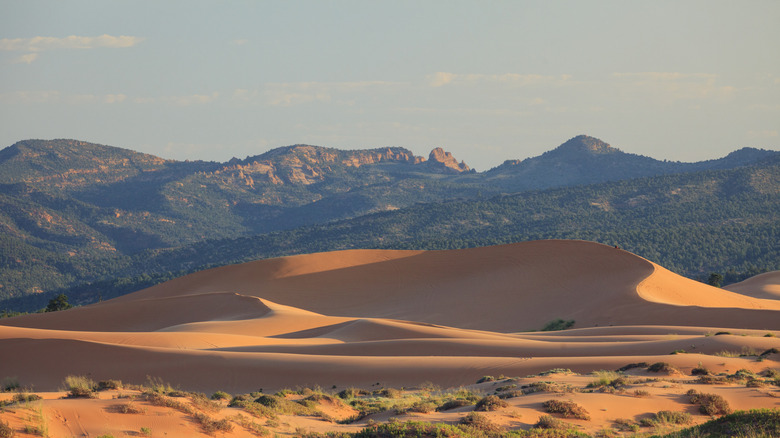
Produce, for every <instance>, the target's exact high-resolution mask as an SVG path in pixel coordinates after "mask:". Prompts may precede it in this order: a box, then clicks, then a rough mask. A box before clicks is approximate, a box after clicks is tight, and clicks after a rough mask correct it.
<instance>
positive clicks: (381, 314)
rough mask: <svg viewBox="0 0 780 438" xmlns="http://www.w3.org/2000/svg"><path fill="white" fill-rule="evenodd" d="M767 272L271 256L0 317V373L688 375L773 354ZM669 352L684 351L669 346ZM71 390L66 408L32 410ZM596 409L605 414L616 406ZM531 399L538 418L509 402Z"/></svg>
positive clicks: (341, 378) (462, 378)
mask: <svg viewBox="0 0 780 438" xmlns="http://www.w3.org/2000/svg"><path fill="white" fill-rule="evenodd" d="M778 280H780V276H777V275H770V274H765V275H763V276H759V277H755V278H753V279H750V280H748V281H746V282H744V283H742V284H738V285H732V286H731V287H729V290H725V289H718V288H713V287H710V286H707V285H704V284H701V283H698V282H695V281H693V280H689V279H686V278H683V277H680V276H678V275H676V274H674V273H672V272H670V271H668V270H666V269H664V268H662V267H660V266H658V265H655V264H653V263H651V262H649V261H647V260H645V259H642V258H641V257H638V256H636V255H633V254H631V253H628V252H626V251H622V250H620V249H616V248H612V247H608V246H604V245H599V244H595V243H589V242H582V241H538V242H526V243H518V244H513V245H504V246H496V247H487V248H475V249H468V250H457V251H384V250H381V251H380V250H362V251H358V250H354V251H342V252H334V253H321V254H311V255H302V256H293V257H285V258H279V259H273V260H263V261H257V262H252V263H246V264H242V265H235V266H227V267H222V268H217V269H212V270H208V271H203V272H198V273H195V274H192V275H188V276H186V277H182V278H179V279H176V280H173V281H170V282H167V283H164V284H161V285H158V286H154V287H152V288H149V289H146V290H143V291H139V292H136V293H133V294H129V295H126V296H123V297H119V298H116V299H114V300H110V301H106V302H102V303H98V304H94V305H90V306H84V307H80V308H76V309H71V310H67V311H63V312H55V313H47V314H35V315H28V316H23V317H17V318H9V319H3V320H0V351H2V352H3V360H2V361H0V378H2V377H4V376H15V377H17V378H18V379H19V381H20V382H21V383H22V384H23V385H26V386H31V387H33V388H34V389H35V390H37V391H54V390H57V389H58V388H59V387H60V386H61V383H62V381H63V379H64V377H65V376H67V375H85V376H90V377H91V378H93V379H95V380H102V379H121V380H122V381H125V382H133V383H143V382H145V381H146V380H147V377H148V376H153V377H156V378H159V379H162V380H163V381H165V382H168V383H170V384H172V385H174V386H177V385H178V386H179V387H181V388H183V389H186V390H192V391H202V392H206V393H212V392H214V391H217V390H222V391H228V392H231V393H247V392H252V391H257V390H259V389H261V388H262V390H263V391H265V392H268V391H277V390H280V389H282V388H294V387H303V386H308V387H314V386H319V387H322V388H327V389H328V390H333V391H338V390H341V389H344V388H347V387H352V386H355V387H363V388H369V387H377V386H381V387H396V388H399V387H413V386H415V385H419V384H420V383H421V382H426V381H427V382H432V383H433V384H436V385H440V386H441V387H445V388H448V387H458V386H462V385H472V384H474V382H476V381H477V379H479V378H480V377H481V376H484V375H494V376H497V375H505V376H515V377H523V376H527V375H530V374H536V373H540V372H543V371H546V370H549V369H552V368H569V369H571V370H572V371H574V372H575V373H589V372H591V371H594V370H602V369H604V370H615V369H617V368H619V367H621V366H624V365H626V364H628V363H637V362H647V363H654V362H659V361H664V362H668V363H670V364H672V365H674V366H676V367H677V368H679V369H680V371H681V373H682V375H687V376H688V378H690V371H691V370H692V369H693V368H694V367H696V366H698V365H699V364H701V365H703V366H705V367H707V368H709V369H710V370H711V371H712V372H713V373H734V372H736V371H737V370H739V369H748V370H751V371H754V372H761V371H763V370H765V369H767V368H769V369H772V368H778V366H780V363H778V362H777V360H778V359H780V355H773V354H769V355H766V356H764V357H762V360H761V361H757V360H756V359H757V354H759V353H761V352H765V351H767V350H771V349H772V348H780V340H779V339H780V338H778V337H777V336H767V335H768V334H771V335H780V300H777V299H774V298H773V297H774V295H773V291H775V290H776V288H777V284H776V283H777V282H778ZM556 318H563V319H566V320H574V321H575V325H574V329H571V330H565V331H559V332H533V331H529V330H538V329H541V328H542V327H543V326H544V325H545V324H546V323H548V322H549V321H551V320H554V319H556ZM675 351H678V352H679V351H684V352H685V354H675V355H670V353H672V352H675ZM740 354H743V355H744V356H743V357H738V356H739V355H740ZM727 356H737V357H727ZM590 379H592V377H590ZM681 382H682V383H679V384H683V385H684V384H686V383H685V382H684V381H681ZM740 391H741V392H740ZM767 391H769V390H765V391H764V392H767ZM770 392H771V391H770ZM683 393H684V391H683ZM598 396H600V397H602V398H596V399H593V400H591V398H593V397H596V395H595V394H592V395H590V394H579V393H578V394H576V397H575V398H578V399H579V398H582V403H583V405H592V404H593V403H595V400H606V399H605V398H604V397H618V396H615V395H610V394H598ZM728 396H729V397H732V398H733V400H734V404H735V405H736V406H737V407H742V406H744V407H745V408H749V407H774V406H778V403H777V400H779V399H775V398H772V397H771V396H768V395H760V394H759V395H757V394H755V390H754V389H747V388H745V387H744V386H742V387H741V388H739V391H732V392H729V393H728ZM526 398H528V397H526ZM526 398H524V399H523V400H524V401H523V402H522V403H521V404H518V405H517V406H516V409H518V410H519V411H520V413H521V414H522V416H521V418H522V421H518V422H516V423H517V424H515V423H512V422H509V423H507V425H509V426H511V427H524V428H527V427H528V426H529V424H532V423H533V422H535V421H536V419H537V418H538V415H539V412H538V406H536V405H535V404H534V403H537V402H535V401H534V400H535V399H533V398H528V399H527V400H526ZM662 399H663V400H666V402H669V400H672V399H675V396H674V395H672V394H671V393H668V394H666V395H665V396H663V397H662ZM648 400H649V399H648ZM648 400H645V399H635V398H630V403H628V402H627V403H626V406H633V405H634V404H636V406H635V407H634V408H631V412H635V413H633V414H631V415H639V414H641V413H643V412H644V413H646V412H655V411H658V410H660V408H659V409H656V406H655V405H652V404H653V403H655V402H650V401H648ZM656 401H657V400H656ZM74 402H78V403H82V401H74V400H60V401H57V400H52V401H45V402H44V406H45V409H47V410H55V409H59V408H55V406H60V404H64V405H68V403H74ZM83 403H97V402H96V401H85V402H83ZM529 403H530V404H529ZM539 403H540V402H539ZM610 403H613V404H615V406H614V407H610V406H612V405H611V404H610ZM647 403H650V404H651V405H652V406H650V405H647V406H645V404H647ZM679 403H682V402H679ZM537 404H538V403H537ZM64 405H63V406H64ZM68 406H75V405H68ZM605 406H607V407H605V408H604V409H606V412H610V410H611V409H614V408H617V407H618V406H623V405H622V404H621V402H620V401H613V402H608V403H607V404H606V405H605ZM63 409H65V408H63ZM85 409H86V408H85ZM529 409H530V410H531V411H534V412H536V414H534V415H536V418H532V417H533V415H531V414H530V411H528V412H527V413H526V414H523V412H526V411H525V410H529ZM600 409H601V408H599V409H596V408H593V409H591V412H592V413H593V420H592V421H591V422H588V424H589V425H593V424H605V422H607V421H608V417H610V415H611V414H610V415H606V416H599V415H596V413H597V412H599V410H600ZM643 409H644V411H642V410H643ZM594 411H595V412H594ZM640 411H641V412H640ZM0 415H3V416H5V415H6V414H0ZM62 415H63V418H67V415H65V414H62ZM491 415H492V413H491ZM56 418H58V417H57V415H50V421H52V422H55V420H54V419H56ZM444 419H445V420H446V418H444ZM450 420H452V419H450ZM112 421H113V420H112ZM501 421H503V422H505V423H506V422H507V421H509V420H500V422H501ZM320 422H321V421H320ZM316 424H317V425H318V426H320V424H319V423H316ZM589 425H583V427H586V426H587V427H590V426H589ZM331 426H332V425H328V427H331ZM139 427H140V426H139ZM160 427H161V428H162V426H160ZM333 427H335V426H333ZM350 427H352V426H350ZM347 430H352V429H350V428H349V427H348V428H347ZM71 432H72V431H71ZM53 436H55V435H53ZM89 436H91V435H89ZM236 436H238V435H236Z"/></svg>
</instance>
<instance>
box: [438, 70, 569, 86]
mask: <svg viewBox="0 0 780 438" xmlns="http://www.w3.org/2000/svg"><path fill="white" fill-rule="evenodd" d="M426 79H427V80H428V84H429V85H430V86H432V87H441V86H444V85H447V84H478V83H503V84H508V85H514V86H528V85H540V84H547V85H553V84H561V83H564V82H567V81H569V80H570V79H571V75H554V76H551V75H538V74H518V73H503V74H479V73H470V74H458V73H449V72H441V71H440V72H436V73H434V74H431V75H428V76H427V78H426Z"/></svg>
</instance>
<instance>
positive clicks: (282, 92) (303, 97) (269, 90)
mask: <svg viewBox="0 0 780 438" xmlns="http://www.w3.org/2000/svg"><path fill="white" fill-rule="evenodd" d="M397 84H398V83H397V82H385V81H354V82H277V83H268V84H266V86H265V90H264V95H265V98H266V103H267V104H269V105H272V106H293V105H299V104H304V103H311V102H331V101H332V100H334V96H336V97H341V96H343V95H345V94H349V93H361V92H364V91H366V90H369V89H375V88H386V87H390V86H394V85H397ZM236 91H239V90H236ZM240 91H241V92H240V93H239V95H240V96H242V97H247V96H250V95H251V93H250V92H248V90H240ZM234 96H236V94H234ZM338 101H339V102H342V103H343V102H348V101H346V100H338Z"/></svg>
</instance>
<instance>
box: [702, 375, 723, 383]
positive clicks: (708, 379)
mask: <svg viewBox="0 0 780 438" xmlns="http://www.w3.org/2000/svg"><path fill="white" fill-rule="evenodd" d="M696 383H700V384H702V385H716V384H726V383H729V380H728V379H727V378H726V377H725V376H711V375H704V376H699V378H698V379H696Z"/></svg>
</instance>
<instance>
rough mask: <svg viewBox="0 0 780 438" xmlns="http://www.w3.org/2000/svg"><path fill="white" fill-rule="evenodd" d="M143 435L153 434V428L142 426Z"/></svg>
mask: <svg viewBox="0 0 780 438" xmlns="http://www.w3.org/2000/svg"><path fill="white" fill-rule="evenodd" d="M141 436H146V437H150V436H152V428H150V427H142V428H141Z"/></svg>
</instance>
